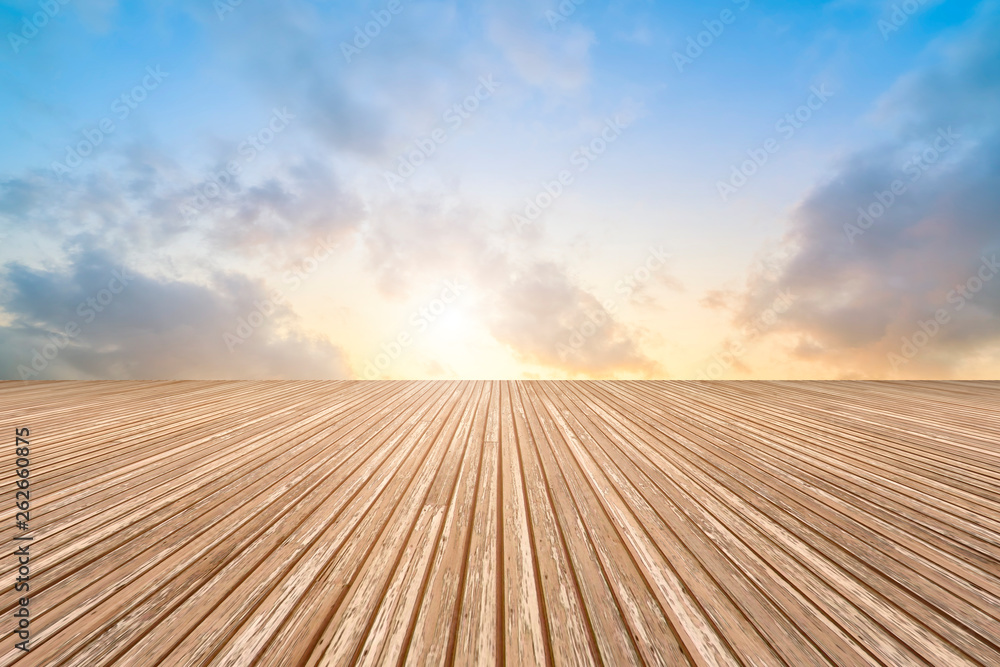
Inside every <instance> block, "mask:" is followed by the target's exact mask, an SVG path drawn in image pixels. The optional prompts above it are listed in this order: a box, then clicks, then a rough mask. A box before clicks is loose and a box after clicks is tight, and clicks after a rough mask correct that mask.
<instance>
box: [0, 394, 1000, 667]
mask: <svg viewBox="0 0 1000 667" xmlns="http://www.w3.org/2000/svg"><path fill="white" fill-rule="evenodd" d="M0 425H2V427H3V432H4V433H6V434H8V436H9V437H8V438H7V439H8V440H9V442H8V443H7V444H5V445H4V446H3V448H2V451H0V461H2V465H3V469H4V470H7V471H8V473H9V471H11V470H13V468H14V451H13V450H14V435H13V434H14V429H15V428H16V427H29V428H30V429H31V437H30V440H31V462H32V476H31V480H32V487H31V489H32V490H31V494H32V495H31V502H32V512H31V527H32V529H31V535H33V537H34V541H33V542H32V543H31V554H32V560H31V572H32V578H31V603H30V609H31V611H32V617H31V626H30V629H31V647H32V650H31V652H30V653H27V654H26V653H24V652H22V651H18V650H16V649H14V643H15V641H16V639H15V638H14V636H13V632H12V631H13V629H14V619H13V616H12V614H13V611H14V609H15V605H16V604H17V602H16V598H15V594H14V593H13V581H14V577H15V570H16V559H14V558H13V557H11V556H8V557H6V558H4V559H3V561H2V562H0V568H2V569H3V572H4V574H3V576H4V579H3V582H4V585H3V590H4V591H5V593H4V594H3V595H2V596H0V608H2V614H0V616H2V618H3V619H4V620H3V621H0V623H3V624H4V626H3V627H2V628H0V629H2V631H3V636H4V643H3V644H2V645H0V664H3V665H10V664H19V665H46V666H50V665H51V666H56V665H80V666H86V667H94V666H97V665H109V664H115V665H208V664H211V665H257V664H259V665H346V664H354V663H357V664H393V665H400V664H414V665H424V664H429V665H439V664H476V665H491V664H500V663H503V664H509V665H533V664H560V665H628V664H646V665H688V664H690V665H792V666H794V667H805V666H807V665H826V664H837V665H867V664H882V665H932V666H935V667H937V666H951V665H994V666H995V665H1000V444H998V443H1000V383H984V382H979V383H973V382H968V383H957V382H956V383H935V382H906V383H903V382H898V383H866V382H739V383H729V382H715V383H699V382H143V383H138V382H136V383H110V382H88V383H13V382H8V383H0ZM8 479H13V478H12V476H9V477H8ZM6 488H7V489H8V491H6V492H5V493H4V495H3V497H4V498H6V499H8V501H9V502H8V506H9V507H8V508H7V509H5V510H4V511H5V512H7V514H8V515H9V519H8V520H6V521H4V522H2V525H3V529H2V531H0V532H2V535H0V539H2V540H5V542H4V543H5V544H7V545H13V544H15V543H14V541H13V538H14V536H15V534H19V533H18V531H16V530H15V529H14V528H13V527H12V526H13V521H14V507H13V504H14V503H13V493H12V488H13V484H9V485H7V486H6ZM8 550H9V551H10V552H13V547H10V548H9V549H8Z"/></svg>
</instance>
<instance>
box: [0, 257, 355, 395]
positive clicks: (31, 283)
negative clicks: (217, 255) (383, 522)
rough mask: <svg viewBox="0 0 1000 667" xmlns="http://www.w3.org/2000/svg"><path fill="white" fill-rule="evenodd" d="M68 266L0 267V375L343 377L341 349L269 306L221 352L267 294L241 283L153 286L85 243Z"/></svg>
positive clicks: (217, 278)
mask: <svg viewBox="0 0 1000 667" xmlns="http://www.w3.org/2000/svg"><path fill="white" fill-rule="evenodd" d="M69 259H70V261H69V263H68V265H67V266H66V267H65V268H62V269H58V270H43V269H33V268H29V267H27V266H24V265H22V264H18V263H9V264H7V265H6V266H5V267H4V273H3V276H2V282H3V293H4V294H5V297H4V300H3V302H2V303H0V307H2V310H0V315H2V320H0V321H4V322H5V324H4V326H0V377H2V378H5V379H36V380H37V379H122V380H124V379H135V380H152V379H164V378H170V379H274V378H283V379H338V378H345V377H349V372H348V370H347V366H346V364H345V362H344V360H343V358H342V355H341V352H340V350H339V349H338V348H337V347H335V346H333V345H332V344H330V343H329V342H327V341H323V340H317V339H314V338H310V337H308V336H306V335H304V334H302V333H301V332H300V331H298V330H297V318H296V317H295V314H294V313H293V312H292V311H291V310H290V309H288V308H287V307H286V306H280V305H279V306H275V308H274V310H273V312H272V313H271V314H270V315H269V316H268V317H266V318H262V323H261V324H260V325H259V326H258V327H257V328H256V329H255V330H254V331H253V333H252V335H250V336H249V337H247V338H246V340H244V341H243V342H242V343H239V344H236V345H233V346H232V347H233V348H234V349H233V351H230V349H229V347H230V346H229V345H227V343H226V341H225V340H224V334H226V333H231V332H233V331H234V330H235V329H236V327H237V323H238V321H239V320H240V318H243V319H247V318H248V316H249V314H250V313H251V312H253V311H254V310H255V309H258V308H260V304H261V303H263V302H264V301H266V300H267V299H268V297H269V296H270V295H269V294H268V293H267V292H266V291H265V290H264V289H263V288H262V287H261V286H260V285H259V284H257V283H255V282H253V281H251V280H249V279H247V278H246V277H243V276H239V275H233V274H222V273H215V274H213V279H212V282H211V284H208V285H203V284H197V283H194V282H187V281H165V280H158V279H155V278H152V277H150V276H148V275H144V274H143V273H141V272H139V271H137V270H135V269H129V268H126V267H123V266H122V265H121V264H120V263H118V262H116V261H115V259H114V258H113V257H112V256H111V255H110V253H108V252H107V251H105V250H103V249H99V248H96V247H94V245H93V243H92V242H91V241H89V240H86V239H85V240H83V242H81V243H80V244H78V245H77V246H76V247H74V248H72V249H71V250H70V254H69ZM116 292H117V293H116ZM264 309H267V307H266V306H265V307H264ZM68 325H75V326H68ZM74 332H76V333H75V335H73V336H71V337H67V336H66V335H65V334H72V333H74ZM33 362H34V364H35V365H34V366H32V364H33ZM24 369H31V370H34V371H38V373H37V375H36V374H31V373H27V374H26V373H24V372H23V370H24Z"/></svg>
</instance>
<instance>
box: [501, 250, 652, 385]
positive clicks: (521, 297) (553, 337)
mask: <svg viewBox="0 0 1000 667" xmlns="http://www.w3.org/2000/svg"><path fill="white" fill-rule="evenodd" d="M488 308H489V314H487V315H485V317H486V320H487V322H488V323H489V328H490V332H491V333H492V334H493V336H494V337H495V338H496V339H497V340H498V341H500V342H501V343H504V344H506V345H508V346H510V348H511V349H512V350H513V352H514V353H515V354H516V355H517V356H518V357H519V358H521V359H523V360H525V361H528V362H531V363H535V364H541V365H544V366H549V367H552V368H558V369H560V370H563V371H566V372H569V373H570V374H571V375H576V374H600V375H605V376H607V375H613V374H615V373H633V374H639V375H642V376H646V377H652V376H660V377H662V376H663V370H662V369H661V368H660V366H659V364H658V363H656V362H655V361H654V360H652V359H650V358H649V357H647V356H646V355H645V354H643V353H642V351H641V349H640V344H639V341H638V340H637V338H636V335H635V333H634V332H632V331H631V330H630V329H628V328H627V327H626V326H624V325H623V324H622V323H620V322H618V321H616V320H615V319H614V317H613V315H612V314H611V313H609V312H608V311H607V310H606V309H605V308H604V306H603V305H602V304H601V302H600V301H599V300H598V299H597V298H596V297H595V296H594V295H592V294H590V293H589V292H586V291H585V290H583V289H581V288H580V287H578V286H577V285H575V284H574V283H573V282H572V281H571V280H570V279H569V278H568V276H567V275H566V272H565V271H564V270H563V269H562V268H561V267H559V266H558V265H556V264H553V263H551V262H536V263H533V264H531V265H529V266H528V267H526V268H525V269H523V270H521V271H518V272H517V273H515V274H514V275H512V276H511V277H510V279H509V280H508V281H506V282H505V283H504V284H502V285H500V286H498V288H497V289H496V291H495V293H494V295H493V298H492V299H491V300H490V302H489V306H488Z"/></svg>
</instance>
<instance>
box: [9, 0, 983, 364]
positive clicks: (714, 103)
mask: <svg viewBox="0 0 1000 667" xmlns="http://www.w3.org/2000/svg"><path fill="white" fill-rule="evenodd" d="M0 33H2V34H3V36H4V40H3V43H2V44H0V118H2V122H0V379H3V380H67V379H68V380H85V379H142V380H147V379H453V378H464V379H480V378H495V379H535V378H547V379H559V378H566V379H570V378H591V379H613V378H618V379H703V380H704V379H889V380H891V379H925V378H926V379H959V378H964V379H998V378H1000V279H997V280H993V278H994V277H996V276H997V274H1000V265H998V264H997V255H1000V4H998V2H992V1H991V2H978V3H977V2H957V1H948V2H936V1H935V0H924V1H920V0H907V1H906V2H898V1H892V2H889V1H884V0H833V1H831V2H826V3H823V2H818V3H787V2H765V1H763V0H718V1H717V2H712V3H704V2H674V3H653V2H643V1H635V2H629V1H625V0H621V1H614V2H597V0H563V1H562V2H556V1H555V0H549V1H536V2H528V1H526V0H504V1H500V0H495V1H494V0H483V1H474V0H469V1H463V2H422V1H416V0H413V1H408V0H387V1H382V0H376V1H375V2H358V3H342V2H306V1H301V0H293V1H289V2H282V3H263V2H253V1H250V0H212V1H211V2H210V1H208V0H200V1H198V2H188V1H180V2H163V1H159V0H151V1H147V2H116V1H115V0H41V1H39V0H28V1H24V2H22V1H16V2H4V3H2V4H0Z"/></svg>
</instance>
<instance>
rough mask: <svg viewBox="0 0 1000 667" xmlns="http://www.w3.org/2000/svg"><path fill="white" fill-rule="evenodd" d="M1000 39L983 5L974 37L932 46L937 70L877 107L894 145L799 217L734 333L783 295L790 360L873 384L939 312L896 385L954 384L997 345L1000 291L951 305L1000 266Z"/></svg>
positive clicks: (821, 191)
mask: <svg viewBox="0 0 1000 667" xmlns="http://www.w3.org/2000/svg"><path fill="white" fill-rule="evenodd" d="M982 12H985V14H984V13H982ZM998 27H1000V20H998V15H997V12H996V10H995V9H994V8H992V7H991V6H990V7H988V6H985V5H984V9H982V11H981V13H980V15H979V16H977V17H976V19H975V20H974V22H973V23H972V26H971V27H969V28H967V32H966V34H963V35H961V36H960V39H959V40H957V41H956V42H954V43H949V44H942V45H938V47H937V49H938V50H937V52H936V53H937V55H938V61H937V62H936V63H934V64H933V65H930V66H927V67H925V68H923V69H921V70H918V71H916V72H913V73H911V74H910V75H908V76H906V77H904V78H903V79H901V80H900V81H899V82H898V83H897V84H896V85H895V86H894V87H893V88H892V89H891V90H890V91H889V92H888V93H887V94H886V95H885V96H884V97H883V99H882V100H881V101H880V103H879V105H878V113H879V115H880V117H881V118H883V119H885V120H887V121H890V122H893V123H894V125H895V129H896V131H895V135H894V137H893V139H891V140H889V141H887V142H885V143H883V144H881V145H878V146H872V147H870V148H868V149H865V150H861V151H858V152H856V153H855V154H853V155H851V156H850V157H849V158H848V159H846V160H845V161H844V162H843V163H842V165H841V166H840V167H839V169H838V170H837V172H836V173H835V175H834V176H833V177H832V178H831V179H829V180H828V181H827V182H826V183H823V184H822V185H820V186H818V187H817V188H815V189H814V190H813V191H812V192H811V193H810V194H809V195H808V196H807V197H806V198H805V199H804V201H803V202H802V203H801V204H800V205H799V206H798V208H797V210H796V211H795V212H794V215H793V217H792V220H791V227H790V229H789V231H788V233H787V235H786V237H785V239H784V247H783V250H784V252H785V253H786V254H787V256H788V257H787V259H786V260H785V261H784V263H783V266H782V268H781V270H780V271H779V272H778V273H777V274H776V275H767V276H765V275H762V274H756V275H754V276H752V277H751V278H750V280H749V281H748V282H749V284H748V288H747V290H746V291H745V292H744V293H743V295H742V299H741V300H740V302H739V305H738V311H737V324H745V323H747V322H749V321H751V320H752V319H753V318H755V317H756V316H757V314H758V313H759V312H760V311H761V310H762V309H764V308H766V307H767V305H768V304H769V303H770V302H771V301H772V300H773V299H774V297H775V295H776V294H777V293H778V292H779V291H781V290H785V289H787V290H789V291H791V292H792V293H794V294H795V301H794V303H793V305H792V307H791V309H790V310H789V312H788V313H786V314H784V315H783V316H782V318H781V320H780V321H779V323H778V324H777V325H776V326H775V327H774V329H773V331H774V332H777V333H784V334H790V335H791V336H792V338H793V339H795V340H797V341H798V342H797V343H795V344H794V345H793V349H792V350H791V351H792V353H793V354H795V355H797V356H798V357H799V358H801V359H804V360H811V361H820V362H821V363H825V364H827V365H829V366H830V367H836V368H838V369H840V370H841V371H842V372H849V373H852V374H861V375H868V376H876V377H877V376H884V375H885V373H886V372H890V371H894V370H897V369H899V368H900V365H899V364H898V363H897V364H895V365H894V364H893V362H892V359H891V357H890V356H889V355H891V354H897V355H898V353H899V351H900V349H901V347H902V346H903V345H904V339H907V338H912V336H913V334H914V333H915V332H916V331H919V330H920V329H919V327H920V323H921V322H925V321H927V318H928V317H933V315H934V314H935V313H936V312H937V311H938V310H939V309H945V311H946V312H947V313H948V314H949V322H948V323H947V324H945V325H944V326H942V327H941V329H940V331H939V332H937V333H936V334H935V336H934V338H933V340H932V341H931V343H930V344H929V345H928V347H927V349H926V350H923V351H922V352H921V353H920V354H919V356H916V357H914V358H913V360H912V361H907V362H906V363H905V364H903V365H902V370H901V372H902V373H905V374H909V375H912V376H938V375H943V374H947V372H948V369H949V368H954V367H955V366H956V365H957V364H959V363H960V362H961V361H962V359H963V358H966V357H967V356H968V355H970V354H972V353H974V352H976V351H977V350H984V349H987V348H989V347H990V346H991V345H994V344H996V343H997V342H1000V280H997V281H995V282H994V283H988V282H987V283H986V284H985V287H984V288H983V289H982V291H981V293H979V294H977V295H976V297H975V298H974V299H972V300H969V301H968V302H967V303H966V304H965V307H963V308H957V307H956V305H957V302H956V300H955V297H954V296H953V292H952V291H953V290H955V289H956V288H957V287H958V286H959V285H962V284H965V283H966V282H967V281H969V280H970V279H972V278H973V277H974V276H976V274H977V271H979V269H980V267H981V265H982V261H983V260H982V258H983V256H984V255H986V256H989V255H991V254H992V253H997V252H1000V218H998V215H1000V42H998V41H997V40H996V35H997V30H998ZM944 137H948V141H946V140H944V139H943V138H944ZM949 141H950V143H949ZM894 183H895V187H896V188H897V191H896V192H893V184H894ZM863 212H866V213H867V214H868V215H869V216H870V217H869V218H865V217H864V216H863V215H862V214H863ZM869 220H870V222H869ZM718 297H719V295H709V297H708V301H707V303H712V304H717V303H719V299H718Z"/></svg>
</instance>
